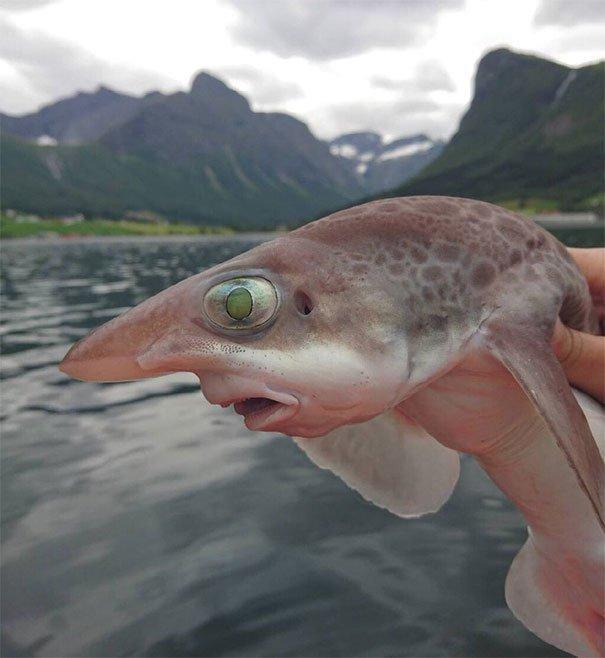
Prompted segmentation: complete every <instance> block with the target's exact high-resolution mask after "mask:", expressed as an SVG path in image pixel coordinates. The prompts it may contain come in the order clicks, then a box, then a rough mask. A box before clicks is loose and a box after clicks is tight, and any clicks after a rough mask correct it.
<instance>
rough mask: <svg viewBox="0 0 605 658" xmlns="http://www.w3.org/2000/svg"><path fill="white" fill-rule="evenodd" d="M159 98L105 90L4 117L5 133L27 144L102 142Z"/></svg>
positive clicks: (157, 95) (157, 94)
mask: <svg viewBox="0 0 605 658" xmlns="http://www.w3.org/2000/svg"><path fill="white" fill-rule="evenodd" d="M159 98H162V95H161V94H159V93H157V92H156V93H155V94H154V93H152V94H148V95H147V96H145V97H143V98H138V97H136V96H128V95H126V94H119V93H117V92H115V91H112V90H111V89H108V88H107V87H102V86H101V87H99V88H98V89H97V91H95V92H93V93H85V92H81V93H79V94H76V95H75V96H72V97H71V98H66V99H64V100H61V101H59V102H57V103H53V104H52V105H47V106H46V107H44V108H42V109H41V110H40V111H38V112H34V113H32V114H26V115H25V116H20V117H13V116H10V115H7V114H2V113H0V121H1V122H2V130H3V131H4V132H6V133H9V134H11V135H15V136H17V137H21V138H23V139H26V140H33V141H36V140H40V141H42V143H44V142H45V141H46V142H47V143H53V142H58V143H61V144H82V143H85V142H90V141H93V140H96V139H98V138H99V137H101V136H102V135H103V134H104V133H105V132H107V131H108V130H109V129H111V128H112V127H114V126H117V125H119V124H121V123H124V122H125V121H127V120H128V119H130V118H131V117H132V116H134V115H135V114H136V112H137V111H138V110H139V109H140V108H141V107H142V106H143V105H144V104H146V103H151V102H154V101H155V100H158V99H159ZM44 138H50V140H48V139H46V140H45V139H44Z"/></svg>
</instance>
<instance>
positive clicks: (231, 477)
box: [2, 238, 564, 656]
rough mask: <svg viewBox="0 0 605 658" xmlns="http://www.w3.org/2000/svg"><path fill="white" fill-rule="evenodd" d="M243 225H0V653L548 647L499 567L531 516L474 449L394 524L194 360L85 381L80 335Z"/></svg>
mask: <svg viewBox="0 0 605 658" xmlns="http://www.w3.org/2000/svg"><path fill="white" fill-rule="evenodd" d="M253 244H254V241H253V240H251V239H250V238H199V239H192V238H187V239H172V240H163V241H162V240H157V241H145V242H142V243H136V242H133V241H129V240H115V241H103V242H94V241H87V242H86V243H81V242H80V243H63V242H57V243H55V242H53V243H40V244H35V243H29V244H23V243H21V244H19V243H12V244H5V245H4V249H3V259H2V277H3V314H2V315H3V317H2V319H3V329H2V332H3V354H4V357H3V370H2V374H3V382H2V414H3V432H2V542H3V546H2V623H3V640H2V641H3V651H2V655H4V656H11V655H12V656H30V655H37V656H124V655H139V656H141V655H146V656H555V655H564V654H561V653H560V652H557V651H556V650H554V649H553V648H551V647H549V646H547V645H545V644H543V643H541V642H540V641H539V640H537V639H536V638H535V637H534V636H533V635H531V634H530V633H529V632H528V631H526V630H525V629H524V628H523V627H522V626H521V625H520V624H519V623H518V622H516V621H515V620H514V618H513V617H512V615H511V613H510V612H509V611H508V609H507V608H506V606H505V603H504V595H503V588H504V578H505V575H506V572H507V570H508V567H509V565H510V563H511V560H512V559H513V557H514V555H515V553H516V552H517V550H518V549H519V548H520V546H521V544H522V542H523V540H524V536H525V529H524V526H523V523H522V522H521V519H520V517H519V515H518V514H517V513H516V512H515V510H514V509H512V508H511V506H510V505H509V504H508V502H507V501H506V500H505V499H504V498H503V497H502V495H501V494H500V493H499V492H498V491H497V490H496V489H495V488H494V486H492V484H491V483H490V482H489V481H488V480H487V478H486V477H485V476H484V475H483V473H482V472H481V471H480V470H479V469H478V468H477V467H476V466H475V464H474V463H473V462H471V461H470V460H466V461H465V462H464V465H463V474H462V478H461V482H460V484H459V485H458V488H457V490H456V492H455V494H454V496H453V498H452V500H451V501H450V502H449V503H448V504H447V506H446V507H445V508H444V509H443V510H442V511H441V513H439V514H437V515H435V516H429V517H425V518H422V519H418V520H415V521H402V520H401V519H398V518H396V517H394V516H391V515H389V514H388V513H387V512H384V511H383V510H379V509H377V508H375V507H373V506H371V505H370V504H368V503H366V502H364V501H363V500H362V499H360V497H359V496H358V495H357V494H355V493H353V492H352V491H350V490H349V489H347V488H346V487H345V485H343V484H342V483H341V482H340V481H339V480H337V479H336V478H335V477H334V476H332V475H330V474H329V473H327V472H325V471H320V470H319V469H317V468H315V467H314V466H313V465H311V463H310V462H309V461H308V460H307V458H306V457H305V456H304V454H303V453H302V452H300V451H299V450H298V448H297V447H296V446H295V445H294V443H293V442H292V441H290V440H289V439H287V438H285V437H282V436H278V435H274V436H271V435H267V434H253V433H250V432H248V431H247V430H245V429H243V426H242V422H241V419H240V418H239V417H237V416H235V415H233V414H232V412H230V411H227V410H222V409H219V408H214V407H210V406H209V405H208V404H207V403H206V402H205V401H203V399H202V398H201V395H200V393H199V389H198V387H197V385H196V382H195V380H194V379H193V378H192V377H190V376H186V375H178V376H176V375H175V376H171V377H165V378H162V379H157V380H146V381H142V382H136V383H125V384H113V385H97V384H88V383H80V382H75V381H72V380H69V379H68V378H67V377H66V376H64V375H62V374H61V373H60V372H59V371H58V370H57V368H56V364H57V361H58V360H59V359H60V357H61V356H62V355H63V354H64V353H65V351H66V349H67V347H68V346H69V344H70V343H72V342H73V341H74V340H76V339H78V338H80V337H81V336H82V335H83V334H85V333H86V332H87V331H88V330H89V329H90V328H91V327H94V326H96V325H98V324H100V323H102V322H104V321H105V320H107V319H109V318H111V317H113V316H114V315H116V314H117V313H119V312H120V311H122V310H124V309H125V308H127V307H129V306H131V305H133V304H135V303H137V302H139V301H141V300H142V299H144V298H146V297H147V296H149V295H150V294H152V293H155V292H157V291H159V290H160V289H162V288H165V287H166V286H168V285H169V284H171V283H174V282H176V281H177V280H179V279H182V278H184V277H186V276H189V275H190V274H192V273H195V272H198V271H199V270H201V269H203V268H204V267H206V266H208V265H211V264H213V263H215V262H219V261H222V260H225V259H226V258H228V257H230V256H232V255H235V254H236V253H239V252H240V251H243V250H245V249H247V248H249V247H250V246H252V245H253Z"/></svg>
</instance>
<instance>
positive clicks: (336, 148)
mask: <svg viewBox="0 0 605 658" xmlns="http://www.w3.org/2000/svg"><path fill="white" fill-rule="evenodd" d="M443 146H444V143H443V142H442V141H440V140H432V139H430V138H429V137H427V136H426V135H423V134H421V135H412V136H411V137H401V138H399V139H395V140H392V141H388V142H385V141H384V139H383V137H382V136H381V135H379V134H378V133H375V132H356V133H347V134H345V135H340V136H339V137H336V138H335V139H333V140H332V141H331V142H330V152H331V153H332V155H335V156H337V157H340V158H343V159H345V160H347V161H348V162H349V166H350V167H351V169H352V170H353V171H355V172H356V173H357V175H358V176H359V177H360V179H361V181H362V184H363V186H364V188H365V189H366V190H367V192H368V193H369V194H372V193H376V192H382V191H383V190H387V189H390V188H393V187H395V186H396V185H401V184H402V183H403V182H404V181H406V180H408V178H411V177H412V176H414V175H415V174H417V173H418V172H419V171H420V170H421V169H422V168H423V167H426V166H427V165H428V164H429V163H431V162H432V161H433V160H434V159H435V158H436V157H437V156H438V155H439V154H440V153H441V151H442V150H443Z"/></svg>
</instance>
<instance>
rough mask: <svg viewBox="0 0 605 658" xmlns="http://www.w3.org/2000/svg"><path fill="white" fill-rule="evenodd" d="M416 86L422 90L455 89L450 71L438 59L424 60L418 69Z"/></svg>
mask: <svg viewBox="0 0 605 658" xmlns="http://www.w3.org/2000/svg"><path fill="white" fill-rule="evenodd" d="M415 86H416V88H417V89H419V90H421V91H454V89H455V87H454V82H453V80H452V79H451V77H450V75H449V73H448V72H447V71H446V70H445V69H444V68H443V66H441V64H439V62H436V61H426V62H422V64H420V66H419V67H418V69H417V71H416V80H415Z"/></svg>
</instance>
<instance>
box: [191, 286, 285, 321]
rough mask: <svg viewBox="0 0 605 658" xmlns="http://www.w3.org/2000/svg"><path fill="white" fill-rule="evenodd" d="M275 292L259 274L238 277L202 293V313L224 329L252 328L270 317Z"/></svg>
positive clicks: (274, 301)
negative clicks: (204, 293) (257, 275)
mask: <svg viewBox="0 0 605 658" xmlns="http://www.w3.org/2000/svg"><path fill="white" fill-rule="evenodd" d="M278 301H279V300H278V296H277V291H276V289H275V287H274V286H273V284H272V283H271V282H270V281H268V280H267V279H264V278H262V277H256V276H250V277H237V278H234V279H229V280H228V281H222V282H221V283H218V284H217V285H216V286H213V287H212V288H210V290H208V292H206V295H205V296H204V312H205V314H206V315H207V316H208V318H209V319H210V320H211V321H212V322H213V323H214V324H217V325H220V326H221V327H224V328H225V329H251V328H255V327H259V326H261V325H263V324H265V323H266V322H268V321H269V320H271V318H273V316H274V315H275V313H276V311H277V306H278Z"/></svg>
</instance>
